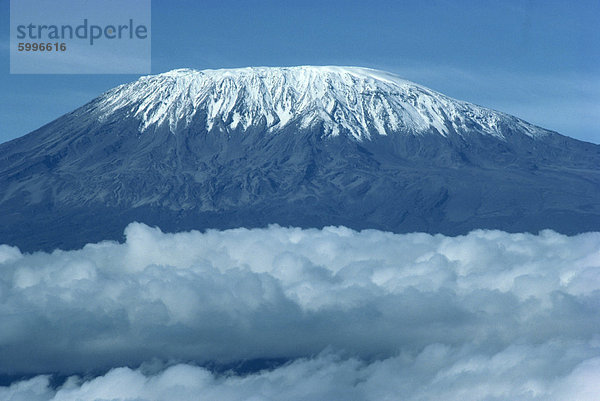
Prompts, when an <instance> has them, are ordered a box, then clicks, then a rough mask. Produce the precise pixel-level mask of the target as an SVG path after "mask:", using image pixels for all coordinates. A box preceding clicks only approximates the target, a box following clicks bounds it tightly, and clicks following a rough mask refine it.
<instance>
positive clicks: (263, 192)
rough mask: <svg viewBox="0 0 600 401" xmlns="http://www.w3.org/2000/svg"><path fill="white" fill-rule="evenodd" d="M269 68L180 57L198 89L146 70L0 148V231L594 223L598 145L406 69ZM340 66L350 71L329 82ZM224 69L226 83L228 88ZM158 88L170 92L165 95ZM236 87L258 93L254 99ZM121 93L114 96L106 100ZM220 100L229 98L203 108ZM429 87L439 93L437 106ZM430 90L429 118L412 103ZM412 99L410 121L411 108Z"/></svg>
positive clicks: (599, 192)
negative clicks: (436, 86)
mask: <svg viewBox="0 0 600 401" xmlns="http://www.w3.org/2000/svg"><path fill="white" fill-rule="evenodd" d="M303 68H304V69H307V68H309V67H303ZM269 70H275V69H260V70H259V72H257V71H255V70H252V69H249V70H246V71H245V73H246V75H250V78H248V77H244V79H248V82H250V83H248V82H245V81H244V79H242V78H239V76H238V75H235V74H233V76H229V75H227V74H225V78H222V79H221V80H220V81H219V79H217V78H215V77H214V76H213V77H212V78H211V79H213V81H210V82H209V83H210V85H209V84H206V82H204V81H206V80H207V78H206V76H205V75H206V73H204V72H193V71H192V72H190V71H188V70H185V74H188V75H189V74H192V75H193V76H194V81H193V82H195V84H194V85H196V84H198V82H199V84H198V85H200V86H201V87H202V88H204V86H202V85H205V86H206V87H207V88H208V89H206V91H208V92H207V93H201V92H198V91H196V92H194V91H193V90H190V85H191V84H190V83H189V81H186V80H183V81H182V80H181V79H179V78H178V77H175V78H173V76H172V75H170V76H168V77H167V78H165V77H164V76H157V77H162V81H161V80H158V81H157V82H153V83H151V84H148V85H146V86H147V87H148V89H146V91H147V92H144V89H143V88H142V89H139V88H137V87H135V85H137V84H139V82H140V81H142V80H144V79H146V80H152V79H157V78H156V77H147V78H143V79H142V80H140V81H138V82H136V83H134V84H129V85H125V86H122V87H119V88H116V89H115V90H113V91H109V92H107V93H106V94H104V95H103V96H101V97H100V98H98V99H96V100H94V101H92V102H91V103H89V104H87V105H85V106H83V107H82V108H80V109H78V110H75V111H74V112H72V113H70V114H67V115H65V116H63V117H61V118H59V119H57V120H55V121H54V122H52V123H50V124H48V125H46V126H44V127H42V128H40V129H38V130H36V131H34V132H32V133H31V134H29V135H26V136H24V137H22V138H19V139H16V140H13V141H11V142H7V143H4V144H2V145H0V243H7V244H11V245H17V246H19V247H20V248H21V249H22V250H25V251H34V250H41V249H43V250H50V249H54V248H56V247H60V248H63V249H68V248H76V247H80V246H82V245H83V244H85V243H89V242H96V241H100V240H106V239H111V240H120V239H121V237H122V233H123V229H124V227H125V226H126V225H127V224H128V223H130V222H132V221H140V222H144V223H147V224H149V225H158V226H159V227H161V228H162V229H163V230H164V231H180V230H188V229H207V228H219V229H224V228H232V227H240V226H244V227H262V226H266V225H268V224H272V223H277V224H280V225H293V226H300V227H321V226H326V225H344V226H347V227H351V228H354V229H365V228H376V229H381V230H389V231H394V232H412V231H424V232H429V233H444V234H450V235H456V234H464V233H467V232H468V231H470V230H473V229H477V228H490V229H501V230H505V231H509V232H520V231H530V232H537V231H539V230H541V229H553V230H556V231H559V232H562V233H566V234H575V233H579V232H584V231H597V230H600V146H599V145H594V144H590V143H585V142H581V141H577V140H575V139H571V138H568V137H565V136H562V135H559V134H557V133H554V132H551V131H546V130H543V129H541V128H538V127H533V126H531V125H529V124H527V123H525V122H523V121H521V120H518V119H516V118H514V117H511V116H507V115H504V114H502V113H497V112H493V111H491V110H487V109H483V108H479V107H477V106H474V105H469V104H468V103H464V102H458V101H454V100H452V99H449V98H446V97H444V96H443V95H440V94H436V93H435V92H433V91H428V90H426V89H423V88H422V87H419V86H416V85H415V86H410V87H409V89H411V90H413V91H415V90H416V91H417V92H418V91H419V90H421V91H422V92H423V93H420V94H419V96H420V97H419V96H417V97H416V100H414V99H413V100H412V101H411V100H410V96H408V95H406V93H409V95H410V93H411V92H410V90H408V89H406V88H404V87H402V85H405V81H400V80H398V82H391V83H384V84H381V83H380V80H379V77H378V76H373V75H369V74H368V73H365V72H364V71H361V70H359V72H360V73H356V71H354V72H353V71H352V70H350V72H349V73H348V74H350V76H351V77H350V78H347V77H346V76H342V78H340V77H339V76H338V75H339V74H342V72H344V71H342V72H340V71H334V72H329V71H327V74H321V75H319V74H316V73H315V74H313V75H314V76H309V78H306V80H307V82H309V84H310V83H312V84H313V86H314V85H315V83H314V82H313V81H315V82H316V83H322V82H321V81H320V80H322V81H323V82H325V83H324V84H323V85H324V86H323V87H324V89H323V91H324V92H323V93H321V92H318V90H317V89H315V88H311V87H310V85H309V87H308V89H307V88H306V87H302V86H299V85H300V84H297V83H295V82H290V81H291V78H290V76H285V74H283V75H282V76H284V78H283V81H281V80H277V79H275V80H272V82H271V81H269V79H271V78H272V77H271V76H270V75H269V74H270V72H269ZM224 71H226V70H224ZM234 71H236V70H234ZM284 72H285V71H284ZM367 72H369V71H368V70H367ZM212 73H213V74H216V72H212ZM171 74H172V73H171ZM194 74H195V75H194ZM222 74H224V73H222ZM252 74H254V75H252ZM287 74H288V75H291V76H294V74H295V75H298V74H299V72H298V71H297V70H294V69H289V71H288V72H287ZM336 74H338V75H336ZM353 74H354V75H353ZM361 74H362V75H361ZM163 75H166V74H163ZM209 75H210V74H209ZM230 75H231V74H230ZM242 75H244V74H242ZM342 75H343V74H342ZM256 76H258V78H256ZM352 77H354V78H355V79H356V80H357V81H356V82H353V81H352V80H351V79H352ZM296 78H297V77H296ZM327 79H330V82H327ZM344 79H350V81H349V82H350V83H349V84H347V85H346V84H345V85H346V86H343V85H341V84H340V85H338V86H339V87H336V82H338V81H342V82H345V81H344ZM361 79H362V80H363V81H361ZM165 80H167V82H165ZM223 80H225V81H226V82H228V84H229V85H233V86H232V87H234V88H235V90H236V91H237V92H235V93H236V95H235V97H234V99H233V100H231V99H232V95H231V93H230V92H228V90H227V87H223V82H224V81H223ZM253 80H254V81H253ZM256 80H257V81H256ZM261 80H262V81H261ZM311 80H312V81H311ZM336 80H337V81H336ZM173 82H174V83H175V84H173ZM257 82H258V83H257ZM265 82H267V83H269V84H270V85H271V86H269V85H267V84H265ZM302 82H304V81H302ZM331 82H333V83H331ZM365 82H366V83H365ZM261 84H262V85H263V86H266V88H263V87H262V86H261ZM169 85H175V87H177V88H178V90H179V92H178V93H177V96H178V97H177V99H176V101H173V99H171V98H172V93H173V89H172V86H169ZM219 85H221V86H220V87H219ZM235 85H237V86H235ZM329 85H333V89H332V88H330V87H329ZM360 85H363V86H362V87H361V86H360ZM364 85H366V88H367V89H368V87H369V85H371V86H372V87H373V88H375V89H373V88H371V89H370V90H371V91H372V92H368V91H367V89H365V86H364ZM386 85H387V86H386ZM413 85H414V84H413ZM156 87H158V88H163V89H164V88H165V87H167V89H169V88H171V89H169V92H168V93H165V94H161V95H160V98H161V99H165V100H164V101H160V102H159V104H157V100H156V99H154V98H152V96H151V94H155V93H156V91H157V89H156ZM256 88H257V89H256ZM273 88H275V89H273ZM277 88H280V89H281V91H282V92H283V93H284V95H282V96H283V97H281V99H279V98H277V96H276V95H277V92H276V91H277ZM301 88H304V89H303V90H304V91H305V92H306V91H316V92H317V93H316V94H314V96H313V97H314V99H325V100H323V102H324V103H323V104H325V103H326V101H327V95H328V94H329V93H330V92H333V93H334V94H333V95H332V99H333V100H332V105H327V104H325V105H322V104H317V103H315V100H314V99H313V100H310V99H309V100H307V99H306V96H304V97H302V95H303V92H302V89H301ZM319 88H320V87H319ZM345 88H348V89H345ZM353 88H354V89H356V88H359V89H357V90H359V91H360V93H359V95H358V96H363V97H365V96H367V95H366V93H369V95H368V96H369V99H370V100H369V101H370V102H371V104H370V106H372V107H371V109H370V110H366V106H365V104H362V106H365V107H363V109H362V111H360V110H361V109H360V107H358V106H361V103H360V102H354V103H348V102H346V103H344V102H345V101H346V100H344V99H345V98H344V97H343V94H344V91H346V92H347V94H348V93H349V94H350V95H352V90H354V89H353ZM414 88H416V89H414ZM250 89H256V91H257V92H256V93H259V94H262V95H264V94H265V93H266V94H268V96H267V97H269V98H270V99H271V100H269V102H271V103H269V102H267V103H266V105H264V104H263V105H262V106H263V109H259V108H257V107H256V104H255V103H252V102H251V101H249V100H248V99H249V98H253V97H256V93H254V92H252V93H251V91H250ZM132 90H135V93H137V92H141V94H140V95H139V96H138V97H136V96H133V95H132V94H131V91H132ZM319 90H320V89H319ZM376 90H380V91H381V92H377V93H379V94H376V95H373V93H374V92H373V91H375V92H376ZM219 91H220V92H219ZM286 91H287V95H285V93H286ZM403 91H404V92H403ZM425 91H427V92H425ZM121 92H126V93H125V95H124V97H123V99H124V100H123V99H119V101H118V102H117V101H115V98H118V96H119V94H120V93H121ZM304 94H305V93H304ZM340 94H342V95H340ZM202 96H204V97H202ZM210 96H212V97H210ZM219 96H221V97H219ZM285 96H288V97H287V98H286V97H285ZM377 96H379V100H377V99H378V98H377ZM403 96H404V97H403ZM427 96H430V97H431V99H433V100H431V99H430V98H428V97H427ZM264 98H265V96H263V99H264ZM149 99H150V100H151V102H149V101H148V100H149ZM182 99H183V100H189V101H190V104H191V105H192V106H189V107H187V106H186V104H185V102H183V103H182ZM223 99H225V100H229V101H230V103H231V105H230V106H231V107H230V108H229V109H222V110H221V111H220V112H218V113H216V112H215V108H214V107H213V106H214V104H218V102H219V101H220V100H223ZM286 99H288V100H289V99H291V101H290V102H288V103H286ZM361 99H362V98H361ZM373 99H375V100H377V101H380V102H383V103H382V104H384V106H385V104H386V102H387V104H388V105H389V106H390V109H385V107H384V108H383V109H382V108H379V106H378V105H377V104H376V103H377V102H375V100H373ZM382 99H383V100H382ZM403 99H404V100H403ZM406 99H408V100H406ZM436 99H442V100H443V101H444V102H449V103H447V104H446V103H444V104H442V105H441V106H439V107H438V106H437V105H435V102H436ZM109 100H110V101H112V102H113V103H110V104H111V108H109V109H107V104H108V101H109ZM311 101H312V102H313V103H312V104H311ZM143 102H146V104H144V105H142V104H143ZM211 102H212V103H211ZM215 102H216V103H215ZM301 102H304V103H301ZM336 102H337V103H336ZM365 102H366V101H365ZM373 102H375V103H373ZM403 102H405V103H403ZM411 102H412V103H411ZM428 102H429V103H432V102H433V103H432V104H434V107H433V109H432V110H434V111H435V110H437V112H438V115H436V116H433V117H432V116H431V112H430V110H429V109H426V108H423V107H421V108H419V107H420V106H419V105H423V104H429V103H428ZM453 102H454V103H453ZM455 103H456V105H458V106H456V105H455ZM182 104H183V106H182ZM280 104H288V106H290V107H289V109H288V113H287V114H285V113H283V112H281V113H279V114H278V113H277V110H278V111H281V110H282V108H281V107H282V106H281V107H280ZM301 104H303V105H304V106H305V108H304V109H303V108H302V107H300V105H301ZM404 104H406V106H403V105H404ZM448 104H450V105H455V106H452V107H453V108H452V107H450V106H448ZM411 105H412V106H414V108H415V109H414V110H417V111H419V110H420V113H421V114H422V115H423V116H424V117H423V118H424V120H423V121H424V123H422V122H421V121H416V120H415V121H416V122H415V121H412V120H410V118H413V120H414V119H415V118H416V117H414V115H416V114H415V112H414V110H411V109H410V106H411ZM171 106H173V107H175V106H176V107H178V108H177V109H176V110H175V111H174V110H173V109H172V107H171ZM355 106H356V107H355ZM367 106H369V105H367ZM370 106H369V107H370ZM143 107H145V108H143ZM161 107H162V109H161ZM328 107H329V108H328ZM353 107H354V109H353ZM270 108H271V109H272V110H275V111H273V113H272V115H273V116H274V118H271V117H270V116H271V115H270V114H269V113H270ZM449 108H450V109H449ZM148 110H154V111H155V112H156V114H155V115H154V116H153V115H152V114H151V113H148V112H147V111H148ZM182 110H183V112H182V113H181V111H182ZM245 110H246V111H247V113H246V114H244V111H245ZM248 110H250V111H248ZM265 110H266V111H265ZM290 110H291V112H290ZM336 110H337V111H336ZM352 110H354V111H352ZM357 110H359V111H357ZM365 110H366V111H365ZM381 110H383V111H381ZM386 110H387V111H386ZM398 110H399V111H398ZM447 110H450V111H448V112H446V111H447ZM395 111H397V113H396V114H394V113H395ZM144 113H145V114H144ZM252 113H254V114H252ZM311 113H312V114H311ZM352 113H355V114H352ZM361 113H362V114H361ZM377 113H379V114H377ZM386 113H387V114H386ZM403 113H404V114H403ZM469 113H471V114H469ZM486 113H488V114H486ZM313 115H316V116H317V118H314V116H313ZM357 115H358V116H359V117H360V116H362V117H360V118H356V119H352V118H351V117H353V116H354V117H356V116H357ZM156 116H159V117H160V116H163V117H164V116H166V118H165V119H164V120H163V121H157V122H156V121H155V120H156V118H155V117H156ZM236 116H237V117H236ZM240 116H241V117H240ZM307 116H308V117H307ZM407 116H408V117H407ZM410 116H412V117H410ZM481 116H484V117H485V118H483V117H481ZM490 116H492V117H493V118H494V119H493V124H492V123H490V118H491V117H490ZM363 117H364V118H363ZM409 117H410V118H409ZM153 118H154V120H153ZM168 118H171V120H168ZM394 118H396V119H394ZM236 119H238V120H239V119H241V121H242V122H244V121H245V122H246V123H245V124H243V123H236V121H237V120H236ZM244 119H245V120H244ZM307 119H308V120H307ZM400 119H402V120H400ZM180 121H185V124H184V123H179V122H180ZM307 121H310V124H308V123H307ZM357 121H358V122H357ZM403 121H404V122H405V123H404V124H403V123H402V122H403ZM440 121H441V124H442V125H440V123H439V122H440ZM173 122H174V123H173ZM363 123H364V124H363ZM419 124H420V125H419ZM486 124H487V125H486ZM377 127H379V128H377ZM415 127H417V128H415ZM440 127H441V128H440ZM490 127H492V128H493V132H492V131H490V130H491V129H492V128H490ZM490 132H492V134H490ZM357 133H358V134H357Z"/></svg>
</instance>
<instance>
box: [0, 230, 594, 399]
mask: <svg viewBox="0 0 600 401" xmlns="http://www.w3.org/2000/svg"><path fill="white" fill-rule="evenodd" d="M126 236H127V241H126V243H124V244H116V243H112V242H105V243H100V244H92V245H87V246H86V247H84V248H83V249H82V250H78V251H68V252H65V251H58V250H57V251H55V252H53V253H52V254H47V253H35V254H31V255H29V254H28V255H23V254H21V253H20V252H19V251H18V249H16V248H13V247H9V246H0V322H1V326H0V355H1V356H0V374H4V375H20V374H26V375H30V376H35V375H37V374H43V373H50V372H55V373H60V374H66V375H71V374H91V375H92V376H86V377H87V378H85V379H79V378H77V377H72V378H70V379H69V380H67V382H66V383H65V384H64V385H62V386H60V387H59V388H53V386H51V385H50V380H49V377H48V376H43V375H42V376H35V377H33V378H32V379H29V380H22V381H17V382H15V383H13V384H12V385H10V386H5V387H0V399H1V400H33V401H34V400H79V399H83V400H88V399H90V400H91V399H109V400H113V399H117V400H174V399H177V400H188V399H189V400H192V399H193V400H204V399H206V400H217V399H218V400H242V399H248V400H306V399H320V400H321V399H323V400H325V399H344V400H385V399H398V397H399V396H401V398H402V399H405V400H428V399H444V400H454V399H460V400H462V401H464V400H484V399H485V400H499V399H502V400H509V399H519V400H564V399H577V400H592V399H594V400H596V399H597V395H598V394H600V384H598V383H600V380H598V378H599V377H600V233H588V234H582V235H579V236H575V237H567V236H563V235H560V234H556V233H554V232H551V231H544V232H542V233H541V234H540V235H530V234H507V233H504V232H500V231H475V232H473V233H471V234H469V235H467V236H461V237H445V236H441V235H436V236H431V235H427V234H407V235H398V234H391V233H384V232H381V231H375V230H367V231H363V232H355V231H352V230H349V229H345V228H325V229H323V230H317V229H310V230H301V229H289V228H281V227H278V226H273V227H270V228H268V229H253V230H247V229H236V230H227V231H209V232H207V233H199V232H190V233H179V234H163V233H161V232H160V231H158V230H157V229H152V228H149V227H147V226H144V225H142V224H131V225H130V226H129V227H128V228H127V230H126ZM263 358H285V359H288V360H290V361H291V362H289V363H288V364H285V365H283V366H280V367H278V368H274V369H271V370H265V371H262V372H254V373H252V374H247V375H237V374H234V373H230V374H227V373H226V374H222V373H220V374H217V373H214V372H213V373H211V371H209V370H207V369H204V368H202V367H198V366H197V365H198V364H206V363H211V364H214V363H216V364H226V363H230V362H234V361H240V360H251V359H263ZM157 361H161V362H162V363H164V364H161V363H159V362H157ZM140 365H141V366H140ZM124 366H129V367H131V368H127V367H124ZM106 372H108V373H106ZM98 374H100V375H98ZM94 375H95V376H94ZM594 397H596V398H594Z"/></svg>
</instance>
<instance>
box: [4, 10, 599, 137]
mask: <svg viewBox="0 0 600 401" xmlns="http://www.w3.org/2000/svg"><path fill="white" fill-rule="evenodd" d="M0 4H1V6H0V26H2V30H1V31H0V142H4V141H7V140H10V139H12V138H16V137H18V136H22V135H24V134H26V133H28V132H30V131H32V130H34V129H36V128H38V127H40V126H41V125H43V124H45V123H48V122H50V121H52V120H53V119H55V118H57V117H59V116H60V115H62V114H64V113H66V112H69V111H71V110H73V109H75V108H77V107H78V106H80V105H82V104H84V103H86V102H87V101H89V100H91V99H92V98H94V97H96V96H97V95H99V94H100V93H101V92H103V91H105V90H107V89H110V88H111V87H114V86H116V85H118V84H121V83H124V82H129V81H132V80H135V79H136V78H137V76H136V75H10V74H9V54H8V40H9V29H8V28H9V0H0ZM599 18H600V1H585V0H581V1H576V2H569V1H535V0H530V1H525V0H521V1H511V0H507V1H502V2H492V1H441V0H440V1H370V2H366V1H360V2H359V1H348V0H346V1H337V0H336V1H325V0H321V1H312V0H305V1H295V2H293V3H292V2H287V1H259V0H245V1H233V0H221V1H198V0H195V1H192V0H171V1H167V0H153V1H152V72H153V73H160V72H164V71H167V70H170V69H173V68H180V67H191V68H197V69H204V68H225V67H243V66H257V65H263V66H289V65H306V64H315V65H359V66H366V67H372V68H379V69H384V70H388V71H391V72H395V73H397V74H399V75H400V76H402V77H403V78H406V79H409V80H411V81H415V82H418V83H420V84H423V85H425V86H428V87H430V88H432V89H435V90H438V91H440V92H442V93H445V94H447V95H449V96H452V97H455V98H458V99H462V100H467V101H471V102H473V103H477V104H480V105H483V106H487V107H491V108H494V109H497V110H501V111H504V112H507V113H510V114H514V115H516V116H518V117H521V118H524V119H525V120H527V121H530V122H532V123H534V124H537V125H540V126H543V127H545V128H549V129H552V130H556V131H558V132H560V133H562V134H565V135H569V136H573V137H576V138H579V139H583V140H587V141H590V142H595V143H600V122H599V119H598V116H600V31H599V30H598V19H599Z"/></svg>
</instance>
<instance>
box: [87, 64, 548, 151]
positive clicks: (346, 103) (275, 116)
mask: <svg viewBox="0 0 600 401" xmlns="http://www.w3.org/2000/svg"><path fill="white" fill-rule="evenodd" d="M95 107H96V110H95V113H97V114H98V115H99V118H100V121H103V122H105V121H109V120H110V118H111V116H114V115H115V113H116V112H118V111H123V112H125V115H126V116H128V117H134V118H136V119H138V120H139V122H140V125H139V130H140V132H147V131H151V130H153V129H155V128H157V127H161V126H168V127H169V129H170V131H171V132H173V133H175V132H177V131H180V130H182V129H185V128H188V127H189V126H190V124H191V123H192V121H193V120H194V119H195V118H199V119H200V120H201V121H202V123H204V124H205V128H206V130H207V131H211V130H212V129H213V128H215V127H219V128H220V129H222V130H224V131H231V130H236V129H238V128H241V129H242V130H247V129H248V128H249V127H250V126H256V125H261V126H264V128H265V129H266V131H267V132H275V131H278V130H280V129H282V128H284V127H286V126H287V125H289V124H292V123H297V125H299V126H300V127H302V128H312V127H315V126H320V127H321V128H322V131H323V134H324V135H332V136H335V135H340V133H342V132H345V133H347V134H349V135H351V136H352V137H354V138H355V139H357V140H365V139H370V138H371V137H372V136H373V135H388V134H393V133H398V132H402V133H403V134H412V135H418V134H423V133H426V132H430V131H432V130H433V131H435V132H437V133H438V134H439V135H442V136H447V135H451V134H453V133H458V134H461V133H464V132H465V131H467V130H469V129H473V128H476V129H477V130H478V131H479V132H481V133H485V134H489V135H493V136H497V137H499V138H502V137H503V136H504V134H503V127H504V126H507V125H508V126H511V127H512V128H514V129H520V130H521V131H522V132H523V133H524V134H525V135H528V136H532V137H535V136H541V135H545V133H546V131H544V130H542V129H540V128H538V127H535V126H532V125H531V124H528V123H526V122H524V121H522V120H519V119H517V118H514V117H511V116H508V115H506V114H502V113H499V112H495V111H492V110H490V109H486V108H483V107H479V106H476V105H473V104H470V103H466V102H461V101H457V100H455V99H451V98H449V97H447V96H444V95H442V94H440V93H437V92H434V91H432V90H430V89H427V88H425V87H423V86H420V85H417V84H414V83H412V82H409V81H405V80H403V79H400V78H398V77H396V76H394V75H392V74H388V73H385V72H382V71H377V70H372V69H366V68H358V67H307V66H304V67H289V68H240V69H230V70H205V71H196V70H190V69H180V70H173V71H170V72H167V73H164V74H160V75H155V76H147V77H142V78H141V79H139V80H138V81H136V82H133V83H130V84H126V85H121V86H119V87H117V88H115V89H113V90H111V91H108V92H107V93H105V94H104V95H102V96H101V97H100V98H99V99H98V102H97V103H96V104H95Z"/></svg>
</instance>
